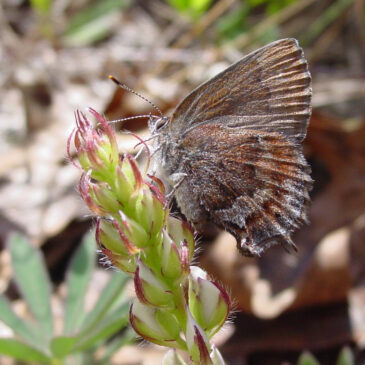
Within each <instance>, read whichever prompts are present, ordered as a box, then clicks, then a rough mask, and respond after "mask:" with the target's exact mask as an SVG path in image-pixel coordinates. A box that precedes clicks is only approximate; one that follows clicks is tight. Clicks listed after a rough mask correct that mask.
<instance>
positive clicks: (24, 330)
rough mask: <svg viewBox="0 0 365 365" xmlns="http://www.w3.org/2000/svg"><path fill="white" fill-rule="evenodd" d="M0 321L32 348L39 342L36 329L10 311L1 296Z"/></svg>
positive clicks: (9, 307) (6, 301)
mask: <svg viewBox="0 0 365 365" xmlns="http://www.w3.org/2000/svg"><path fill="white" fill-rule="evenodd" d="M0 320H1V321H2V322H4V323H5V324H6V325H7V326H9V327H10V328H11V329H12V330H13V332H14V334H15V335H17V336H19V337H20V338H21V339H23V340H24V341H25V342H28V343H29V344H32V345H33V346H35V345H37V344H39V343H40V342H41V339H40V338H39V337H40V336H39V335H38V334H37V328H35V327H34V326H32V325H31V324H30V323H29V322H27V321H26V320H23V319H21V318H19V317H18V316H17V315H16V314H15V313H14V312H13V310H12V309H11V306H10V303H9V302H8V300H7V299H6V298H5V297H3V296H0ZM38 332H39V329H38ZM36 347H38V346H36Z"/></svg>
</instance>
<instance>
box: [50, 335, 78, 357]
mask: <svg viewBox="0 0 365 365" xmlns="http://www.w3.org/2000/svg"><path fill="white" fill-rule="evenodd" d="M75 342H76V339H75V337H67V336H59V337H55V338H54V339H52V342H51V350H52V353H53V355H54V356H55V357H56V358H58V359H63V358H64V357H66V356H67V355H68V354H69V352H70V350H71V348H72V346H73V345H74V344H75Z"/></svg>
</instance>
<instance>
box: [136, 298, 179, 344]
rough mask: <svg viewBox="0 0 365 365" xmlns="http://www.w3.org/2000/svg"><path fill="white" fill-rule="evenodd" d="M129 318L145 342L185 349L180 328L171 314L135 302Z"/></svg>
mask: <svg viewBox="0 0 365 365" xmlns="http://www.w3.org/2000/svg"><path fill="white" fill-rule="evenodd" d="M129 318H130V322H131V325H132V327H133V329H134V330H135V331H136V332H137V333H138V334H139V335H140V336H141V337H143V338H144V339H145V340H148V341H150V342H153V343H156V344H157V345H161V346H168V347H173V348H180V349H185V347H184V344H183V341H182V340H181V338H180V326H179V324H178V323H177V321H176V319H175V317H174V316H173V315H171V314H170V313H169V312H167V311H164V310H160V309H157V308H153V307H151V306H146V305H143V304H142V303H140V302H139V301H138V300H135V301H134V302H133V304H132V306H131V309H130V311H129Z"/></svg>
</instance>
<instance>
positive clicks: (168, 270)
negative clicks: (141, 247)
mask: <svg viewBox="0 0 365 365" xmlns="http://www.w3.org/2000/svg"><path fill="white" fill-rule="evenodd" d="M161 255H162V257H161V272H162V275H163V276H164V277H165V278H167V279H170V280H176V279H178V278H180V277H181V275H182V266H181V261H180V254H179V250H178V248H177V246H176V244H175V243H174V242H173V241H172V239H171V237H170V236H169V235H168V234H167V232H166V231H165V230H163V241H162V252H161Z"/></svg>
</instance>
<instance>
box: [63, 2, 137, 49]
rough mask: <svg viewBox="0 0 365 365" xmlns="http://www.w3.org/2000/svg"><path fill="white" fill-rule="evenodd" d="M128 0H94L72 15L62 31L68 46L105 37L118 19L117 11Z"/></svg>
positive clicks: (122, 7) (81, 44) (88, 42)
mask: <svg viewBox="0 0 365 365" xmlns="http://www.w3.org/2000/svg"><path fill="white" fill-rule="evenodd" d="M129 3H130V0H103V1H97V2H94V3H93V4H92V5H90V6H89V7H88V8H87V9H84V10H82V11H80V12H79V13H77V14H76V15H75V16H73V17H72V19H71V21H70V23H69V26H68V28H67V30H66V32H65V33H64V42H65V44H66V45H68V46H83V45H88V44H91V43H93V42H96V41H99V40H101V39H103V38H105V37H106V36H107V35H108V34H109V33H110V31H111V30H112V29H113V27H114V26H115V25H116V23H117V22H118V21H119V14H118V11H119V10H121V9H124V8H126V7H127V6H128V5H129Z"/></svg>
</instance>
